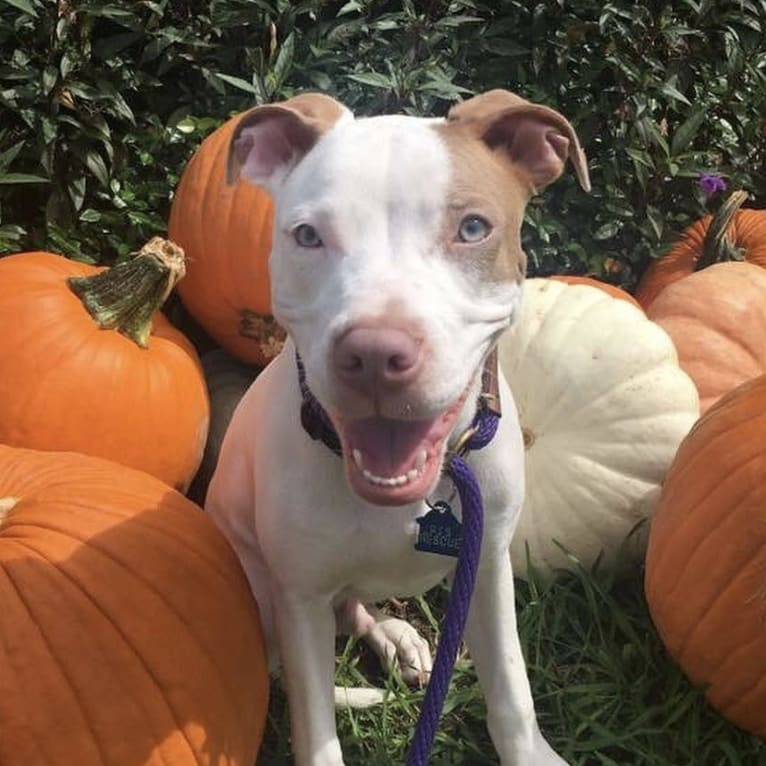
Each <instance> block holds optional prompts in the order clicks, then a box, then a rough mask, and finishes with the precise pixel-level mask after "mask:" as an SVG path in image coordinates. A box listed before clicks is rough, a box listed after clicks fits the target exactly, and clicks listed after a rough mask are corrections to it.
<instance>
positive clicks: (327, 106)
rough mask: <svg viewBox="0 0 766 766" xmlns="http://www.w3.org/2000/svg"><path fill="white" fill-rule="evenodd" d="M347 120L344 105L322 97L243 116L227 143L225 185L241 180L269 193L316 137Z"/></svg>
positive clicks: (296, 100) (291, 101) (267, 107)
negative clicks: (339, 121)
mask: <svg viewBox="0 0 766 766" xmlns="http://www.w3.org/2000/svg"><path fill="white" fill-rule="evenodd" d="M346 116H348V117H350V116H351V112H350V111H349V110H348V109H347V108H346V107H345V106H343V104H341V103H340V102H339V101H336V100H335V99H334V98H331V97H330V96H325V95H324V94H322V93H304V94H301V95H300V96H295V97H294V98H291V99H288V100H287V101H282V102H280V103H277V104H265V105H264V106H256V107H255V108H254V109H251V110H250V111H248V112H245V114H244V115H243V116H242V118H241V119H240V120H239V123H238V124H237V126H236V127H235V128H234V134H233V136H232V138H231V141H230V143H229V154H228V158H227V163H226V183H228V184H233V183H236V182H237V181H238V180H239V179H240V178H246V179H247V180H248V181H252V182H253V183H255V184H258V185H260V186H263V187H264V188H266V189H267V190H269V191H273V189H274V188H275V187H276V186H277V185H279V183H281V181H282V180H284V178H286V177H287V175H288V174H289V172H290V171H291V170H292V169H293V168H294V167H295V166H296V165H297V164H298V162H300V160H301V159H302V158H303V157H304V156H305V155H306V154H307V153H308V152H309V150H310V149H311V148H312V147H313V146H314V144H315V143H316V142H317V141H318V140H319V137H320V136H321V135H322V134H323V133H325V132H326V131H327V130H329V129H330V128H332V126H333V125H335V123H336V122H337V121H338V120H340V119H341V118H343V117H346Z"/></svg>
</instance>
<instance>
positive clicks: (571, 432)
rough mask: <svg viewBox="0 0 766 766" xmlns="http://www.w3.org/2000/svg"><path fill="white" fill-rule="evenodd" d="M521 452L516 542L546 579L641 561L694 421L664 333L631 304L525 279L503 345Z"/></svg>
mask: <svg viewBox="0 0 766 766" xmlns="http://www.w3.org/2000/svg"><path fill="white" fill-rule="evenodd" d="M499 352H500V364H501V367H502V369H503V372H504V373H505V377H506V379H507V381H508V383H509V385H510V387H511V390H512V392H513V395H514V400H515V402H516V406H517V408H518V410H519V420H520V423H521V427H522V430H523V433H524V442H525V446H526V469H525V475H526V496H525V501H524V507H523V509H522V512H521V516H520V519H519V523H518V526H517V528H516V532H515V533H514V537H513V542H512V545H511V558H512V559H513V565H514V572H515V573H516V574H518V575H521V576H522V577H526V576H527V554H526V545H529V553H530V559H531V561H532V563H533V564H534V566H535V568H536V570H537V571H538V572H540V573H541V574H543V575H546V574H552V573H553V571H554V570H555V569H557V568H570V567H571V566H572V562H571V561H570V559H569V558H568V557H567V554H566V553H564V552H563V551H562V550H561V548H560V547H559V546H558V545H557V544H556V542H555V541H558V542H559V543H561V545H563V546H564V547H565V548H566V549H567V550H568V551H569V552H571V553H572V554H574V556H575V557H577V559H578V560H579V561H581V562H582V563H583V564H584V565H585V566H590V565H592V564H593V563H594V562H595V561H596V559H597V558H598V557H599V556H602V557H603V562H604V565H605V566H607V567H617V568H619V567H621V566H624V565H626V564H628V563H629V562H632V561H635V560H636V558H638V557H642V556H643V553H644V546H645V542H646V534H645V530H643V533H639V534H634V535H633V536H632V537H631V538H630V541H628V537H629V535H630V534H631V532H632V531H633V530H634V528H635V527H636V526H637V525H639V523H640V522H643V521H646V519H648V518H649V516H650V514H651V512H652V509H653V506H654V503H655V502H656V499H657V497H658V496H659V490H660V485H661V483H662V480H663V478H664V476H665V472H666V471H667V469H668V467H669V466H670V463H671V462H672V460H673V456H674V455H675V452H676V449H677V448H678V445H679V444H680V442H681V440H682V439H683V438H684V436H685V435H686V434H687V433H688V431H689V429H690V428H691V426H692V424H693V423H694V421H695V420H696V419H697V417H698V414H699V400H698V397H697V391H696V389H695V387H694V384H693V383H692V381H691V380H690V379H689V377H688V375H686V373H685V372H684V371H683V370H681V368H680V367H679V366H678V360H677V357H676V352H675V349H674V348H673V343H672V341H671V339H670V338H669V336H668V335H667V333H665V331H664V330H662V329H661V328H660V327H658V326H657V325H656V324H655V323H654V322H651V321H650V320H649V319H647V318H646V316H645V315H644V313H643V311H641V310H640V309H638V308H636V307H635V306H633V305H631V304H630V303H629V302H628V301H625V300H621V299H618V298H613V297H611V296H610V295H608V294H607V293H606V292H605V291H603V290H600V289H597V288H595V287H590V286H588V285H568V284H565V283H563V282H560V281H556V280H552V279H528V280H526V283H525V286H524V297H523V299H522V308H521V313H520V315H519V317H518V318H517V320H516V322H515V323H514V325H513V326H512V327H511V329H510V330H509V331H508V332H507V333H506V334H505V335H503V337H502V338H501V339H500V346H499Z"/></svg>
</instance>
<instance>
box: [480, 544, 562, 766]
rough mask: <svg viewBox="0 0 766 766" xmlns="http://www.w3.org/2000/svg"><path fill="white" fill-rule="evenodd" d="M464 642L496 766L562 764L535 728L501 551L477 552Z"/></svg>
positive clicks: (511, 592) (508, 562)
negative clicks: (478, 558) (479, 691)
mask: <svg viewBox="0 0 766 766" xmlns="http://www.w3.org/2000/svg"><path fill="white" fill-rule="evenodd" d="M465 638H466V643H467V645H468V649H469V651H470V653H471V657H472V659H473V662H474V665H475V667H476V674H477V675H478V677H479V683H480V684H481V687H482V690H483V691H484V696H485V698H486V702H487V726H488V728H489V733H490V736H491V737H492V741H493V743H494V745H495V749H496V750H497V752H498V755H499V756H500V763H501V765H502V766H566V762H565V761H564V760H563V759H562V758H560V757H559V756H558V755H557V754H556V753H555V752H554V751H553V749H552V748H551V747H550V745H549V744H548V743H547V742H546V741H545V739H544V738H543V735H542V734H541V733H540V729H539V728H538V725H537V718H536V716H535V709H534V703H533V701H532V693H531V690H530V687H529V680H528V678H527V671H526V666H525V664H524V657H523V655H522V653H521V645H520V643H519V634H518V631H517V629H516V608H515V604H514V587H513V572H512V570H511V560H510V556H509V555H508V552H507V551H505V550H497V551H491V552H489V553H487V554H486V555H485V553H484V551H483V552H482V561H481V563H480V567H479V572H478V575H477V580H476V586H475V590H474V594H473V600H472V602H471V608H470V611H469V613H468V622H467V624H466V634H465Z"/></svg>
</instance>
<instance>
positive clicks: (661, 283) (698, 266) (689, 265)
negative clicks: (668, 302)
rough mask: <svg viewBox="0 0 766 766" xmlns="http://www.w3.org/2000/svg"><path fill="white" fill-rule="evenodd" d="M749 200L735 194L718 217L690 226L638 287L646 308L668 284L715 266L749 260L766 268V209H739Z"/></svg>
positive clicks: (745, 195)
mask: <svg viewBox="0 0 766 766" xmlns="http://www.w3.org/2000/svg"><path fill="white" fill-rule="evenodd" d="M746 199H747V194H746V193H745V192H742V191H737V192H734V193H733V194H732V195H731V196H730V197H729V199H728V200H727V201H726V202H725V203H724V204H723V205H722V206H721V208H720V209H719V211H718V212H717V213H716V215H715V216H710V215H708V216H705V217H704V218H701V219H700V220H699V221H696V222H695V223H693V224H692V225H691V226H689V227H688V228H687V229H686V231H684V233H683V234H682V235H681V239H680V240H679V241H678V243H677V244H676V245H675V247H673V248H672V249H671V250H670V252H668V253H667V255H665V256H663V257H662V258H659V259H657V260H656V261H654V262H652V263H651V264H650V265H649V267H648V268H647V270H646V272H645V273H644V275H643V277H642V278H641V280H640V281H639V283H638V287H637V288H636V300H638V302H639V303H640V304H641V305H642V306H643V307H644V308H645V309H646V308H648V307H649V306H650V305H651V304H652V302H653V301H654V299H655V298H656V297H657V296H658V295H659V294H660V293H661V292H662V290H663V289H664V288H665V287H667V286H668V285H669V284H672V283H673V282H676V281H678V280H679V279H683V277H685V276H688V275H689V274H691V273H693V272H694V271H700V270H702V269H704V268H706V267H707V266H710V265H712V264H713V263H720V262H724V261H728V260H746V261H748V262H749V263H754V264H756V265H757V266H763V267H766V210H739V207H740V206H741V205H742V204H743V203H744V202H745V200H746Z"/></svg>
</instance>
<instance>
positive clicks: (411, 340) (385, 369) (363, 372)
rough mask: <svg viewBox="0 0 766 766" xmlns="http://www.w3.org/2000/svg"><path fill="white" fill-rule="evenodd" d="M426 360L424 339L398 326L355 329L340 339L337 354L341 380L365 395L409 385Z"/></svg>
mask: <svg viewBox="0 0 766 766" xmlns="http://www.w3.org/2000/svg"><path fill="white" fill-rule="evenodd" d="M422 360H423V353H422V340H421V339H419V338H418V337H417V336H416V335H415V334H414V333H413V332H411V331H409V330H408V329H403V328H394V327H352V328H350V329H349V330H347V331H346V332H345V333H343V334H342V335H341V336H340V337H339V338H338V339H337V341H336V343H335V349H334V355H333V363H334V365H335V370H336V372H337V374H338V376H339V377H340V379H341V380H342V381H343V382H345V383H346V384H348V385H350V386H352V387H353V388H355V389H356V390H358V391H361V392H362V393H372V392H373V391H375V390H378V389H379V388H381V387H383V388H397V387H399V386H403V385H406V384H407V383H409V382H411V381H412V380H414V378H415V377H416V376H417V374H418V371H419V369H420V366H421V364H422Z"/></svg>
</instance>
